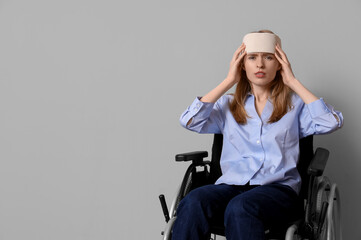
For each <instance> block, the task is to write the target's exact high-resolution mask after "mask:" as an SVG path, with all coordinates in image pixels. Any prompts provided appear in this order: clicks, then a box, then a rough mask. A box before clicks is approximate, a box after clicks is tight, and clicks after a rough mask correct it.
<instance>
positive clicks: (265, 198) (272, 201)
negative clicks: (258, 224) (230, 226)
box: [225, 184, 302, 226]
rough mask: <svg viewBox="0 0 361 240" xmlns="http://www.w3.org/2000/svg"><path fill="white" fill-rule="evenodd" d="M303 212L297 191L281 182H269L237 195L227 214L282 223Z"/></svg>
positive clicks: (231, 202)
mask: <svg viewBox="0 0 361 240" xmlns="http://www.w3.org/2000/svg"><path fill="white" fill-rule="evenodd" d="M301 213H302V204H301V201H300V199H299V197H298V195H297V194H296V192H295V191H294V190H293V189H291V188H290V187H288V186H285V185H281V184H267V185H263V186H259V187H256V188H253V189H251V190H249V191H246V192H243V193H242V194H239V195H237V196H235V197H234V198H233V199H232V200H231V201H230V202H229V203H228V206H227V209H226V212H225V215H226V217H227V215H230V214H232V215H233V216H235V217H237V214H248V215H252V216H254V217H256V218H258V219H259V220H261V221H262V222H263V224H265V225H266V226H267V225H273V224H282V223H287V222H290V221H293V220H295V219H297V218H298V217H299V216H300V214H301Z"/></svg>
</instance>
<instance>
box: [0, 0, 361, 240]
mask: <svg viewBox="0 0 361 240" xmlns="http://www.w3.org/2000/svg"><path fill="white" fill-rule="evenodd" d="M360 10H361V3H360V1H357V0H354V1H351V0H350V1H329V0H320V1H288V0H283V1H281V0H278V1H268V0H263V1H261V0H259V1H215V0H202V1H185V0H183V1H165V0H164V1H119V0H118V1H116V0H102V1H100V0H98V1H96V0H62V1H60V0H58V1H55V0H54V1H52V0H33V1H27V0H16V1H14V0H2V1H0V34H1V35H0V36H1V37H0V81H1V82H0V110H1V115H0V116H1V118H0V123H1V124H0V125H1V129H0V146H1V151H0V240H22V239H29V240H38V239H39V240H49V239H52V240H63V239H71V240H73V239H74V240H75V239H79V240H80V239H81V240H83V239H84V240H85V239H86V240H96V239H102V240H106V239H157V238H159V237H160V231H161V230H162V228H163V226H164V222H163V216H162V213H161V209H160V204H159V203H158V195H159V194H160V193H165V194H166V197H167V200H168V202H170V200H171V198H172V197H173V194H174V191H175V187H176V186H177V185H178V184H179V183H180V180H181V178H182V175H183V173H184V170H185V168H186V164H181V163H175V162H174V160H173V158H174V154H176V153H179V152H184V151H192V150H202V149H204V150H209V149H210V145H209V144H210V142H211V137H210V136H207V135H196V134H194V133H190V132H187V131H185V130H184V129H182V128H181V127H180V125H179V123H178V118H179V115H180V114H181V112H182V111H183V110H184V109H185V108H186V106H187V105H188V104H190V103H191V102H192V100H193V99H194V97H195V96H197V95H202V94H205V93H206V92H207V91H209V90H210V89H212V88H213V87H215V86H216V85H217V84H218V83H219V82H220V81H221V80H223V79H224V78H225V76H226V74H227V71H228V67H229V61H230V59H231V57H232V55H233V52H234V50H235V49H236V48H237V47H238V46H239V44H240V43H241V39H242V36H243V35H244V34H246V33H247V32H249V31H253V30H258V29H264V28H266V29H271V30H273V31H274V32H276V33H277V34H279V36H280V37H281V38H282V39H283V48H284V50H285V51H286V53H287V54H288V56H289V59H290V61H291V63H292V66H293V70H294V73H295V75H296V76H297V77H298V78H299V79H300V80H301V81H302V82H303V83H304V84H305V85H306V86H307V87H308V88H310V89H312V90H313V92H314V93H315V94H317V95H318V96H320V97H324V98H325V100H326V101H327V102H328V103H330V104H332V105H334V106H335V107H336V108H337V109H339V110H341V111H342V112H343V114H344V117H345V126H344V127H343V129H342V130H340V131H338V132H336V133H334V134H332V135H329V136H322V137H317V138H316V142H317V144H318V145H320V146H323V147H326V148H329V149H330V151H331V157H330V160H329V164H328V166H327V175H329V177H330V178H331V179H333V180H334V181H336V182H337V183H338V184H339V187H340V189H341V194H342V207H343V209H342V211H343V222H344V225H343V227H344V232H345V234H344V236H345V239H360V237H361V233H360V231H359V229H357V228H358V227H360V225H359V218H360V214H361V208H360V207H359V203H360V202H361V194H360V186H359V183H360V182H361V176H360V174H359V173H360V170H361V163H360V161H359V158H360V156H361V147H360V140H359V136H360V135H361V132H360V130H361V128H360V127H359V126H358V119H360V118H361V114H360V110H359V102H360V101H361V96H360V90H359V89H360V86H361V84H360V80H361V78H360V59H361V58H360V57H361V48H360V45H359V44H360V42H361V34H360V29H359V28H360V23H361V15H360Z"/></svg>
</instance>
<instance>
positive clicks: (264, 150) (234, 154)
mask: <svg viewBox="0 0 361 240" xmlns="http://www.w3.org/2000/svg"><path fill="white" fill-rule="evenodd" d="M232 98H233V96H232V95H224V96H222V97H221V98H220V99H219V100H218V101H217V102H216V103H204V102H201V101H200V100H199V99H200V98H196V99H195V100H194V102H193V103H192V104H191V105H190V106H189V107H188V108H187V109H186V111H185V112H184V113H183V114H182V116H181V118H180V122H181V124H182V126H183V127H185V128H187V129H189V130H191V131H195V132H198V133H222V134H223V148H222V155H221V160H220V165H221V169H222V176H221V177H220V178H219V179H218V180H217V181H216V184H221V183H225V184H229V185H244V184H246V183H247V182H249V183H250V184H251V185H264V184H269V183H281V184H285V185H288V186H290V187H291V188H293V189H294V190H295V191H296V192H297V193H299V191H300V187H301V178H300V175H299V173H298V171H297V162H298V158H299V139H300V138H302V137H306V136H308V135H313V134H326V133H330V132H332V131H334V130H336V129H338V128H340V127H341V126H342V125H343V116H342V113H341V112H338V111H335V110H334V108H333V107H332V106H330V105H328V104H326V103H325V102H324V101H323V99H322V98H321V99H318V100H316V101H314V102H312V103H310V104H307V105H306V104H305V103H304V102H303V101H302V99H301V98H300V97H299V96H298V95H297V94H293V95H292V108H291V109H290V111H289V112H288V113H287V114H286V115H284V116H283V117H282V118H281V119H280V120H279V121H277V122H275V123H268V119H269V117H270V116H271V114H272V111H273V105H272V102H271V100H268V101H267V103H266V105H265V107H264V109H263V112H262V115H261V117H259V115H258V114H257V111H256V108H255V98H254V96H253V95H252V94H249V96H248V97H247V99H246V102H245V109H246V111H247V113H248V115H249V116H250V118H248V119H247V123H246V124H244V125H242V124H239V123H237V122H236V120H235V119H234V117H233V115H232V113H231V111H230V110H229V102H230V101H231V100H232ZM190 119H192V121H191V123H190V124H189V125H188V126H187V123H188V121H189V120H190Z"/></svg>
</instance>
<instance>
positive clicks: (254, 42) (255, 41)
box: [243, 33, 281, 54]
mask: <svg viewBox="0 0 361 240" xmlns="http://www.w3.org/2000/svg"><path fill="white" fill-rule="evenodd" d="M243 42H244V44H245V45H246V52H247V53H254V52H266V53H273V54H274V53H275V46H276V44H277V43H278V44H279V45H281V39H280V38H279V37H278V36H277V35H276V34H273V33H248V34H246V35H245V36H244V37H243Z"/></svg>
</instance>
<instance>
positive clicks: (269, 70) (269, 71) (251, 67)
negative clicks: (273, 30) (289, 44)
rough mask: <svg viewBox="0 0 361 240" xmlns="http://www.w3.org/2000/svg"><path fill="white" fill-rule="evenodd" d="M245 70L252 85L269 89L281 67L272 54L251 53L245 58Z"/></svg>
mask: <svg viewBox="0 0 361 240" xmlns="http://www.w3.org/2000/svg"><path fill="white" fill-rule="evenodd" d="M243 69H244V70H245V71H246V74H247V78H248V80H249V81H250V82H251V84H253V85H256V86H263V87H267V86H268V84H269V83H270V82H271V81H273V80H274V79H275V77H276V73H277V71H278V70H280V69H281V65H280V64H279V62H278V61H277V59H276V57H275V56H274V54H272V53H249V54H247V55H246V56H245V57H244V62H243Z"/></svg>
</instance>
